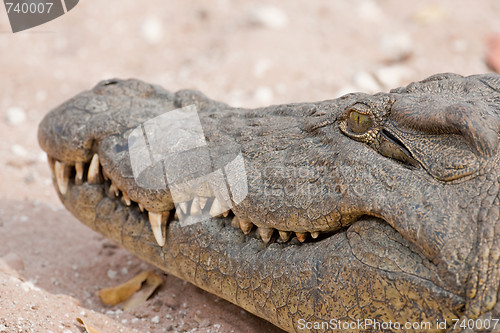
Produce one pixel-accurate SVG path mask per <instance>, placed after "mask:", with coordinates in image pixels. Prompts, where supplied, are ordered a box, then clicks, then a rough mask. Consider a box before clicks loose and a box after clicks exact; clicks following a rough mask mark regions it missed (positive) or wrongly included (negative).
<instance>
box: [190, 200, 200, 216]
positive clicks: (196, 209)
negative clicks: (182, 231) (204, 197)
mask: <svg viewBox="0 0 500 333" xmlns="http://www.w3.org/2000/svg"><path fill="white" fill-rule="evenodd" d="M201 209H202V208H201V206H200V198H199V197H194V198H193V202H191V211H190V213H191V215H200V214H201Z"/></svg>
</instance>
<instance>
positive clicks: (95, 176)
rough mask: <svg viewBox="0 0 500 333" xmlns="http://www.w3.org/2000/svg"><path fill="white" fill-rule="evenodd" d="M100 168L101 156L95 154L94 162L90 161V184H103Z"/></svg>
mask: <svg viewBox="0 0 500 333" xmlns="http://www.w3.org/2000/svg"><path fill="white" fill-rule="evenodd" d="M99 167H100V166H99V155H97V154H94V156H93V157H92V161H90V166H89V173H88V175H87V179H88V182H89V184H100V183H101V182H102V179H101V173H100V171H99Z"/></svg>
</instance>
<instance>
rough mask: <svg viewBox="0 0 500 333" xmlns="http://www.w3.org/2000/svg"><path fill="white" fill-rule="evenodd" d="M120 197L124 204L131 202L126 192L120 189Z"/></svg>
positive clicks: (128, 204) (127, 204)
mask: <svg viewBox="0 0 500 333" xmlns="http://www.w3.org/2000/svg"><path fill="white" fill-rule="evenodd" d="M122 199H123V203H124V204H125V205H126V206H130V205H131V204H132V201H131V200H130V198H129V196H128V194H127V193H126V192H124V191H122Z"/></svg>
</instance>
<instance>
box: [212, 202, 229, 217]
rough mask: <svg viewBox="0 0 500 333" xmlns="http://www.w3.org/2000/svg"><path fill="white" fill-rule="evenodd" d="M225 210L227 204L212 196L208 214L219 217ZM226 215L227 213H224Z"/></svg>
mask: <svg viewBox="0 0 500 333" xmlns="http://www.w3.org/2000/svg"><path fill="white" fill-rule="evenodd" d="M226 211H227V206H226V205H223V204H222V203H221V202H220V201H219V199H217V198H214V202H212V207H210V216H212V217H220V216H221V215H222V214H224V213H225V212H226ZM226 216H227V214H226Z"/></svg>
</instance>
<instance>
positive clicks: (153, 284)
mask: <svg viewBox="0 0 500 333" xmlns="http://www.w3.org/2000/svg"><path fill="white" fill-rule="evenodd" d="M162 283H163V279H162V278H161V276H159V275H157V274H155V273H153V272H142V273H141V274H139V275H137V276H135V277H133V278H132V279H130V280H129V281H127V282H125V283H123V284H121V285H119V286H116V287H113V288H107V289H102V290H100V291H99V294H98V295H99V298H100V299H101V302H102V303H104V304H106V305H116V304H118V303H121V302H124V301H126V300H127V299H129V298H130V300H129V301H128V302H127V303H126V304H125V306H124V309H131V308H133V307H136V306H137V305H139V304H142V303H144V302H145V301H146V300H147V299H148V297H149V296H151V294H152V293H153V292H154V291H155V290H156V288H158V287H159V286H160V285H161V284H162ZM141 287H142V290H140V289H141ZM139 290H140V291H139Z"/></svg>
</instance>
